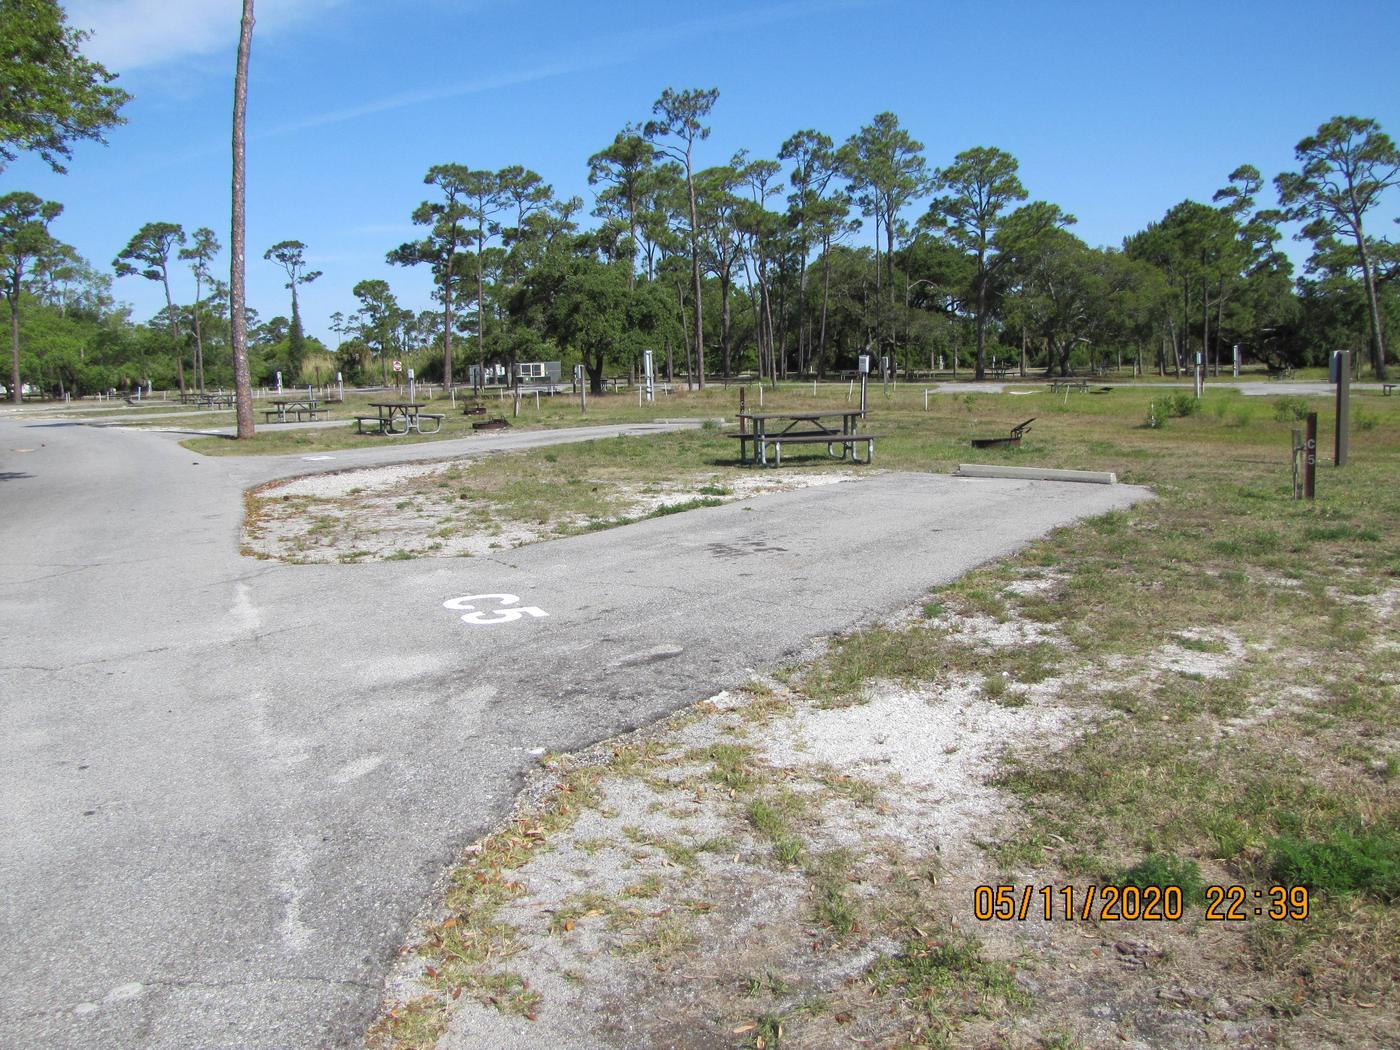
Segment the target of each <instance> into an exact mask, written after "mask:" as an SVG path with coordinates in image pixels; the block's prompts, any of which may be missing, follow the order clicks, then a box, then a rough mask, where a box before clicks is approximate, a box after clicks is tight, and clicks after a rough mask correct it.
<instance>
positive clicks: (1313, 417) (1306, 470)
mask: <svg viewBox="0 0 1400 1050" xmlns="http://www.w3.org/2000/svg"><path fill="white" fill-rule="evenodd" d="M1306 427H1307V438H1306V440H1305V444H1304V446H1303V498H1304V499H1314V498H1315V497H1316V495H1317V413H1316V412H1309V413H1308V418H1307V422H1306Z"/></svg>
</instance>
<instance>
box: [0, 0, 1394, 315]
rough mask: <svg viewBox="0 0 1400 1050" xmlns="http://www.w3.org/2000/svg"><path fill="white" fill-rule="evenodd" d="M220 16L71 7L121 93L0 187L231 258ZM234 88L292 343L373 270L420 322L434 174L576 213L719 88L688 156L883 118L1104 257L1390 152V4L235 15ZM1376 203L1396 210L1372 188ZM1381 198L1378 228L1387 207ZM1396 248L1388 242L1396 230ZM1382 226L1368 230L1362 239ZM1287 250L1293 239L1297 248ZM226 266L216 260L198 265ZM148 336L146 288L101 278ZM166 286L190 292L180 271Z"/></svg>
mask: <svg viewBox="0 0 1400 1050" xmlns="http://www.w3.org/2000/svg"><path fill="white" fill-rule="evenodd" d="M239 6H240V5H239V3H238V2H237V0H180V2H179V3H171V2H170V0H67V2H66V3H65V8H66V9H67V10H68V12H69V16H70V21H71V22H72V23H73V24H75V25H77V26H81V27H85V28H91V29H93V30H94V37H93V38H92V40H90V41H89V43H88V45H87V50H88V52H89V53H90V54H91V55H93V56H94V57H96V58H99V59H100V60H102V61H104V62H105V63H107V65H108V66H109V68H111V69H112V70H113V71H115V72H118V73H120V74H121V80H120V83H121V85H122V86H123V87H125V88H126V89H127V90H128V91H130V92H131V93H132V94H133V95H134V96H135V101H134V102H132V103H131V104H130V105H129V106H128V107H127V109H126V111H125V113H126V116H127V118H128V123H127V125H126V126H124V127H120V128H117V129H115V130H114V131H112V133H111V135H110V145H109V146H107V147H105V148H104V147H101V146H98V145H95V144H83V145H81V146H79V147H78V148H77V150H76V152H75V156H74V158H73V162H72V164H71V165H70V174H68V175H66V176H56V175H52V174H50V173H49V172H48V171H47V169H46V168H45V167H44V166H43V165H41V164H39V163H37V162H35V161H33V160H31V159H24V160H21V161H20V162H18V163H16V164H14V165H12V166H10V167H9V168H8V169H7V170H6V171H4V172H3V173H0V191H3V192H8V191H10V190H15V189H28V190H31V191H33V192H35V193H38V194H40V195H41V196H44V197H46V198H49V199H54V200H59V201H62V202H63V203H64V205H65V209H66V210H65V212H64V214H63V216H62V217H61V218H60V219H59V221H58V222H57V223H56V224H55V226H54V232H55V234H56V235H57V236H59V237H60V238H62V239H63V240H66V241H68V242H69V243H71V244H73V245H75V246H76V247H77V248H78V250H79V251H80V252H81V253H82V254H83V255H84V256H86V257H87V258H88V259H90V260H91V261H92V262H93V263H94V264H98V265H101V266H106V265H108V264H109V263H110V261H111V259H112V258H113V257H114V256H115V255H116V253H117V252H118V251H120V250H121V248H122V247H123V246H124V245H125V243H126V241H127V239H128V238H129V237H130V236H131V234H132V233H134V232H135V231H136V229H137V228H138V227H139V226H141V224H142V223H145V222H149V221H156V220H162V221H170V222H178V223H181V224H183V225H184V226H185V228H186V229H187V230H193V229H194V228H195V227H197V226H201V225H205V226H210V227H212V228H213V229H214V230H215V231H217V233H218V235H219V239H220V241H221V242H224V243H225V244H226V243H227V241H228V224H229V213H228V209H229V201H228V185H229V156H228V141H229V128H230V116H229V109H230V105H231V97H232V82H233V66H234V47H235V45H236V43H237V20H238V8H239ZM258 8H259V9H258V23H257V29H256V32H255V37H254V49H253V59H252V72H251V78H250V79H251V84H250V93H249V162H248V163H249V168H248V172H249V205H248V248H249V250H248V282H249V303H250V304H251V305H252V306H254V307H256V308H257V309H258V311H259V312H260V313H261V315H262V316H263V317H269V316H271V315H273V314H274V313H286V312H287V310H288V306H289V304H288V302H287V293H286V292H285V291H284V289H283V287H282V285H283V282H284V278H283V277H282V276H281V272H280V270H278V269H277V268H276V267H274V266H273V264H271V263H267V262H264V261H263V260H262V253H263V251H264V250H265V249H266V248H267V247H268V246H270V245H271V244H273V243H275V242H276V241H279V240H284V239H289V238H295V239H298V240H302V241H304V242H306V244H307V245H308V247H309V257H310V260H311V263H312V265H313V266H314V267H315V268H317V269H321V270H323V271H325V275H324V276H323V277H322V278H321V279H320V280H319V281H318V282H316V283H315V284H313V285H311V286H309V287H308V288H306V289H305V290H304V292H303V295H302V307H303V311H304V314H305V317H306V322H307V328H308V331H309V332H311V333H312V334H315V335H318V336H320V337H322V338H326V339H333V337H332V336H331V335H330V333H329V332H328V331H327V330H326V320H327V318H328V317H329V316H330V314H331V313H332V311H335V310H341V311H344V312H346V313H347V314H348V313H349V312H350V311H352V310H353V309H354V306H355V300H354V298H353V296H352V295H351V294H350V289H351V287H352V286H353V285H354V284H355V282H357V281H359V280H362V279H364V278H367V277H384V278H386V279H387V280H389V282H390V283H391V285H392V286H393V288H394V290H395V292H396V293H397V294H398V296H399V299H400V301H401V302H402V303H403V304H404V305H405V306H410V307H413V308H414V309H421V308H425V307H427V306H429V305H430V300H429V280H428V275H427V273H426V272H425V271H422V270H405V269H402V268H398V267H391V266H388V265H387V264H386V263H385V262H384V254H385V252H386V251H388V250H389V249H390V248H393V247H395V246H396V245H398V244H399V243H401V242H402V241H404V240H407V239H410V238H411V237H412V236H413V234H414V231H413V227H412V224H411V223H410V222H409V220H408V216H409V214H410V212H411V211H412V210H413V208H414V206H415V205H417V204H418V202H419V201H421V200H422V199H423V198H424V196H425V194H424V187H423V185H422V177H423V174H424V172H425V171H426V170H427V169H428V167H430V166H431V165H433V164H438V163H445V162H459V163H464V164H466V165H468V166H469V167H473V168H493V169H494V168H500V167H503V166H505V165H507V164H523V165H525V166H526V167H529V168H533V169H534V170H536V171H538V172H539V173H540V174H541V175H543V176H544V178H545V179H546V180H547V181H549V182H551V183H552V184H553V186H554V188H555V191H556V193H557V194H559V195H560V196H569V195H573V194H578V195H581V196H582V197H583V198H584V200H585V202H586V204H585V211H587V209H588V208H590V207H591V204H592V194H591V191H590V189H589V187H588V185H587V164H586V161H587V158H588V156H589V155H590V154H592V153H594V152H596V151H597V150H599V149H601V148H602V147H603V146H605V145H606V144H607V143H609V142H610V141H611V140H612V137H613V135H614V134H615V133H616V132H617V131H618V130H620V129H621V127H622V126H623V125H624V124H625V123H627V122H628V121H634V120H642V119H645V118H646V117H647V116H648V115H649V110H650V107H651V104H652V102H653V101H654V100H655V99H656V97H657V96H658V95H659V94H660V93H661V91H662V89H663V88H665V87H667V86H674V87H676V88H685V87H709V86H716V87H718V88H719V89H720V99H719V103H718V105H717V106H716V107H715V110H714V113H713V115H712V126H713V129H714V130H713V134H712V136H711V138H710V139H709V141H708V142H706V143H704V144H702V146H701V147H700V152H699V156H698V162H699V163H700V164H701V165H702V166H703V165H707V164H717V163H722V162H724V161H726V160H727V159H728V158H729V157H730V156H731V154H732V153H733V152H734V151H735V150H736V149H739V148H747V149H748V150H749V151H750V152H751V154H752V155H753V156H755V157H762V156H768V157H771V156H775V155H776V152H777V149H778V146H779V145H780V144H781V142H782V141H783V140H784V139H785V138H786V137H787V136H789V135H790V134H792V133H793V132H794V131H796V130H798V129H801V128H807V127H815V128H817V129H819V130H822V131H824V132H826V133H827V134H829V135H831V136H832V137H833V138H834V139H836V140H837V141H838V142H840V141H841V140H843V139H845V138H846V137H847V136H849V135H850V134H851V133H853V132H854V131H855V130H856V129H857V128H858V127H859V126H860V125H861V124H863V123H867V122H869V120H870V119H871V117H873V116H874V114H876V113H877V112H880V111H882V110H892V111H893V112H895V113H896V114H897V115H898V116H899V119H900V121H901V123H902V124H903V125H904V126H905V127H906V128H908V129H909V130H910V132H911V133H912V134H913V135H914V136H915V137H916V138H918V139H919V140H920V141H921V142H923V144H924V146H925V153H926V156H927V157H928V160H929V163H930V165H932V166H936V165H938V164H942V163H946V162H947V161H949V160H951V158H952V157H953V155H954V154H955V153H957V152H958V151H960V150H963V149H966V148H968V147H970V146H974V145H995V146H999V147H1001V148H1002V149H1005V150H1008V151H1009V152H1011V153H1012V154H1014V155H1015V156H1016V157H1017V158H1019V160H1020V162H1021V176H1022V181H1023V182H1024V183H1025V184H1026V186H1027V188H1028V189H1029V190H1030V192H1031V194H1032V196H1033V197H1037V198H1041V199H1046V200H1051V201H1054V202H1056V203H1058V204H1060V205H1061V206H1063V207H1065V208H1066V209H1067V210H1069V211H1070V212H1072V213H1073V214H1074V215H1076V216H1077V217H1078V219H1079V223H1078V226H1077V228H1076V232H1077V233H1078V234H1079V235H1080V236H1081V237H1083V238H1084V239H1085V240H1087V241H1089V242H1090V243H1091V244H1111V245H1117V244H1118V243H1119V242H1120V241H1121V240H1122V238H1123V237H1124V236H1125V235H1127V234H1129V233H1132V232H1133V231H1135V230H1138V229H1140V228H1142V226H1144V225H1145V224H1146V223H1147V222H1149V221H1151V220H1154V219H1157V218H1159V217H1160V216H1161V215H1162V213H1163V212H1165V211H1166V209H1167V208H1169V207H1170V206H1171V205H1173V204H1175V203H1176V202H1178V201H1180V200H1182V199H1184V198H1187V197H1192V198H1195V199H1197V200H1203V201H1208V200H1209V199H1210V195H1211V194H1212V193H1213V192H1214V191H1215V190H1216V189H1217V188H1218V187H1220V186H1221V185H1223V184H1224V182H1225V180H1226V177H1227V175H1228V174H1229V172H1230V171H1231V170H1233V169H1234V168H1235V167H1236V166H1237V165H1238V164H1240V163H1243V162H1249V163H1253V164H1254V165H1256V166H1257V167H1259V168H1260V170H1261V171H1262V172H1263V173H1264V175H1265V177H1266V178H1271V177H1272V176H1273V175H1274V174H1276V173H1277V172H1278V171H1280V170H1283V169H1285V168H1290V167H1292V165H1293V145H1294V144H1295V143H1296V142H1297V141H1298V140H1299V139H1300V138H1302V137H1303V136H1305V135H1307V134H1308V133H1310V132H1311V131H1313V130H1314V129H1315V128H1316V127H1317V125H1318V124H1319V123H1321V122H1322V121H1324V120H1326V119H1328V118H1329V117H1331V116H1334V115H1336V114H1341V113H1354V114H1357V115H1360V116H1366V117H1373V118H1375V119H1377V120H1379V121H1380V123H1381V125H1382V127H1383V128H1385V130H1386V131H1387V132H1389V133H1390V134H1391V135H1392V137H1397V136H1400V77H1398V76H1396V74H1395V70H1394V65H1393V63H1394V57H1395V56H1394V45H1395V41H1396V40H1400V4H1392V3H1378V2H1374V0H1372V2H1369V3H1363V2H1354V0H1336V2H1333V3H1331V4H1328V5H1323V4H1320V3H1301V2H1283V0H1275V2H1267V3H1266V2H1255V3H1251V2H1232V0H1216V2H1213V3H1196V2H1179V3H1171V2H1167V3H1160V4H1151V5H1148V4H1125V3H1121V2H1118V3H1108V2H1103V3H1101V2H1090V0H1086V2H1078V3H1071V2H1058V3H1051V2H1043V3H1034V2H1003V3H989V2H988V3H975V2H972V0H963V2H960V3H948V2H941V0H940V2H933V0H930V2H924V3H920V2H909V0H752V2H747V3H745V2H737V0H712V2H709V3H704V4H680V3H672V2H667V0H651V2H647V3H643V2H636V0H606V2H603V3H585V2H564V0H493V2H488V0H375V2H367V0H259V4H258ZM1396 192H1397V194H1400V191H1396ZM1398 210H1400V209H1397V207H1396V202H1395V199H1394V197H1392V201H1391V203H1390V204H1389V205H1388V207H1387V213H1388V217H1387V220H1386V223H1385V225H1386V226H1390V223H1389V216H1393V215H1395V214H1396V213H1397V211H1398ZM1392 229H1393V227H1392ZM1378 232H1386V231H1384V230H1378ZM1301 251H1302V249H1297V250H1295V255H1296V257H1298V258H1301V254H1299V253H1301ZM216 265H218V266H219V267H220V268H222V269H223V272H224V274H225V275H226V274H227V265H228V262H227V253H226V252H225V253H224V255H222V256H221V258H220V259H219V261H218V263H217V264H216ZM116 293H117V295H118V297H119V298H120V299H122V300H124V301H127V302H129V303H131V304H132V305H133V307H134V309H135V314H134V316H135V318H136V319H137V320H145V319H147V318H149V317H150V316H151V315H152V314H154V313H155V311H156V310H157V309H158V308H159V307H160V306H161V305H163V302H162V300H161V298H160V296H161V292H160V289H159V286H158V285H156V284H153V283H151V282H147V281H143V280H141V279H140V278H136V277H129V278H122V279H119V280H118V281H117V283H116ZM175 293H176V295H177V297H180V298H186V299H187V298H188V297H189V296H191V295H192V281H188V280H186V275H185V274H184V273H183V272H181V273H180V274H179V276H178V277H177V283H176V288H175Z"/></svg>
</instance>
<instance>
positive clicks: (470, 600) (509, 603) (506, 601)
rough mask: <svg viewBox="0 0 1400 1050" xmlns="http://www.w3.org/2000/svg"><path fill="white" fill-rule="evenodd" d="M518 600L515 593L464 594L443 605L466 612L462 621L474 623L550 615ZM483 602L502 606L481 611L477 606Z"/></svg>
mask: <svg viewBox="0 0 1400 1050" xmlns="http://www.w3.org/2000/svg"><path fill="white" fill-rule="evenodd" d="M518 601H520V599H519V598H517V597H516V596H515V595H513V594H464V595H462V597H460V598H450V599H448V600H447V601H445V602H443V603H442V607H443V608H444V609H451V610H453V611H454V612H462V613H464V615H463V617H462V622H463V623H472V624H492V623H513V622H514V621H516V620H518V619H520V618H521V617H522V616H535V617H540V616H548V615H549V613H547V612H545V611H544V610H543V609H537V608H536V607H535V606H533V605H516V604H515V603H516V602H518ZM482 602H494V603H495V604H497V605H499V606H501V608H499V609H493V610H490V611H488V612H479V611H477V608H476V607H477V605H478V603H482Z"/></svg>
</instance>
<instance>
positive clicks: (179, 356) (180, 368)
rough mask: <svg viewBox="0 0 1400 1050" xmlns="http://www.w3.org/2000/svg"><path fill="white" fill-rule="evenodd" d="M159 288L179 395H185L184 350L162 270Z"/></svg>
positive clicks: (166, 280)
mask: <svg viewBox="0 0 1400 1050" xmlns="http://www.w3.org/2000/svg"><path fill="white" fill-rule="evenodd" d="M160 283H161V286H162V287H164V288H165V312H166V313H167V314H169V315H170V332H171V335H172V336H173V338H174V340H175V375H176V377H177V378H178V379H179V382H180V394H181V396H183V395H184V393H185V348H184V347H183V346H181V345H180V342H181V338H182V337H181V335H180V322H179V321H178V320H177V319H176V314H175V303H174V302H173V301H172V300H171V298H170V280H169V278H167V277H166V276H165V270H164V269H163V268H162V270H161V274H160Z"/></svg>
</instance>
